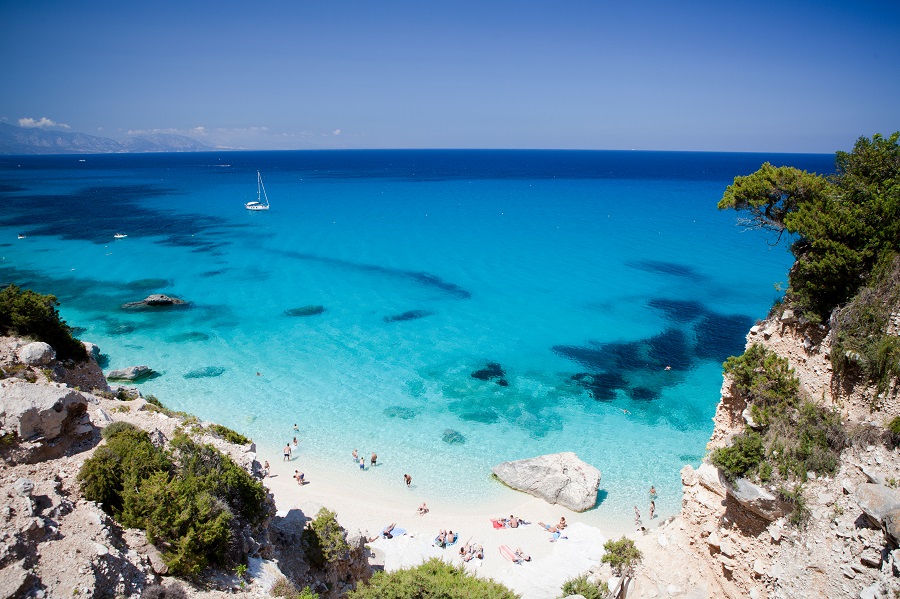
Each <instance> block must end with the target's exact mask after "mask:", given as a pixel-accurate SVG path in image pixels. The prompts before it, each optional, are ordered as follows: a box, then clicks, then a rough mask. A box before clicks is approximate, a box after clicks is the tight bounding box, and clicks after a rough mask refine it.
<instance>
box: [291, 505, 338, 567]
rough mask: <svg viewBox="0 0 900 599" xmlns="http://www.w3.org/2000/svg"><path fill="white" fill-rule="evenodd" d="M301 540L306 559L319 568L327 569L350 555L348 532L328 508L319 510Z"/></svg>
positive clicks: (304, 530)
mask: <svg viewBox="0 0 900 599" xmlns="http://www.w3.org/2000/svg"><path fill="white" fill-rule="evenodd" d="M300 539H301V542H302V543H303V549H304V551H305V553H306V557H307V558H308V559H309V562H310V563H311V564H312V565H313V566H315V567H317V568H325V567H326V566H327V565H328V564H330V563H332V562H335V561H338V560H340V559H342V558H344V557H345V556H348V555H349V551H350V544H349V543H348V542H347V531H345V530H344V529H343V528H342V527H341V525H340V524H338V521H337V514H335V513H334V512H332V511H331V510H329V509H327V508H322V509H320V510H319V512H318V513H317V514H316V517H315V518H314V519H313V520H311V521H310V522H309V523H308V524H307V526H306V528H305V529H303V533H302V534H301V537H300Z"/></svg>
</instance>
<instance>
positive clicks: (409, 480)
mask: <svg viewBox="0 0 900 599" xmlns="http://www.w3.org/2000/svg"><path fill="white" fill-rule="evenodd" d="M403 480H405V481H406V488H407V489H409V488H410V485H411V484H412V477H411V476H410V475H408V474H404V475H403Z"/></svg>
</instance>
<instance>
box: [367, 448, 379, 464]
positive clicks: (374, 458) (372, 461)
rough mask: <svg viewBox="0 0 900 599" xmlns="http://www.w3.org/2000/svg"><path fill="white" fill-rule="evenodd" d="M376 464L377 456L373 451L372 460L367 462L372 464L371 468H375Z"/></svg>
mask: <svg viewBox="0 0 900 599" xmlns="http://www.w3.org/2000/svg"><path fill="white" fill-rule="evenodd" d="M376 462H378V456H377V455H375V452H374V451H373V452H372V459H371V461H370V462H369V463H370V464H372V468H374V467H375V464H376Z"/></svg>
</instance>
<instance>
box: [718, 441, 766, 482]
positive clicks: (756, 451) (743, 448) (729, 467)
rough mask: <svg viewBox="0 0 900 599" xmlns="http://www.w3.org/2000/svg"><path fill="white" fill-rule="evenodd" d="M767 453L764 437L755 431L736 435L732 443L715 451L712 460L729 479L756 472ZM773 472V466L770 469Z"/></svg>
mask: <svg viewBox="0 0 900 599" xmlns="http://www.w3.org/2000/svg"><path fill="white" fill-rule="evenodd" d="M765 455H766V450H765V447H763V439H762V437H761V436H760V435H759V433H756V432H754V431H747V432H744V433H740V434H738V435H735V436H734V438H733V439H732V440H731V445H729V446H727V447H720V448H718V449H716V450H715V451H713V453H712V456H711V457H710V461H711V462H712V464H713V466H715V467H716V468H719V469H720V470H721V471H722V473H723V474H724V475H725V477H726V478H728V480H735V479H738V478H741V477H745V476H747V475H748V474H750V473H752V472H756V470H757V469H758V468H759V466H760V463H761V462H762V461H763V459H764V458H765ZM768 472H769V473H771V468H769V470H768Z"/></svg>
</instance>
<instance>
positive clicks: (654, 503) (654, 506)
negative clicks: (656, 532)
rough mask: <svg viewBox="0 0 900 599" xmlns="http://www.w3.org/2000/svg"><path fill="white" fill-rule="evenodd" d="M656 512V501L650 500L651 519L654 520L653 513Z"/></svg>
mask: <svg viewBox="0 0 900 599" xmlns="http://www.w3.org/2000/svg"><path fill="white" fill-rule="evenodd" d="M654 512H656V502H654V501H653V500H652V499H651V500H650V519H651V520H653V514H654Z"/></svg>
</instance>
